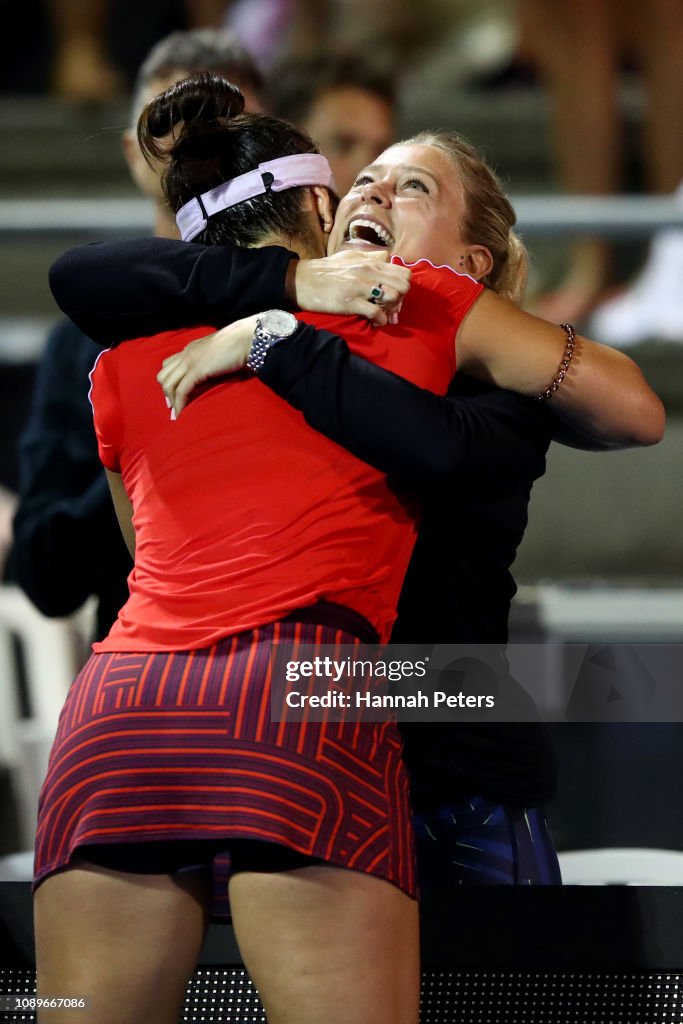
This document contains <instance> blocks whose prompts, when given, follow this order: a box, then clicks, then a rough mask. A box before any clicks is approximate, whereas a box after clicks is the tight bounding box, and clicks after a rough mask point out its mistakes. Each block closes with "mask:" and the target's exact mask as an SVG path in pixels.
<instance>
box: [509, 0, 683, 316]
mask: <svg viewBox="0 0 683 1024" xmlns="http://www.w3.org/2000/svg"><path fill="white" fill-rule="evenodd" d="M519 15H520V23H521V33H522V38H523V40H524V45H525V47H526V51H527V52H528V53H529V54H530V55H531V56H532V57H533V59H534V61H535V63H536V66H537V68H538V70H539V72H540V74H541V77H542V81H543V82H544V83H545V85H546V86H547V89H548V92H549V97H550V101H551V119H552V131H553V136H554V147H555V155H556V161H557V169H558V177H559V183H560V185H561V186H562V188H563V189H564V190H565V191H566V192H568V193H577V194H582V193H583V194H594V195H601V194H602V195H608V194H614V193H617V192H619V191H620V190H621V188H622V187H623V181H622V171H623V164H624V161H623V153H622V144H623V142H622V125H621V113H620V92H621V86H622V84H623V71H624V68H625V67H627V66H628V64H627V62H628V61H632V62H633V64H634V66H635V70H636V71H637V72H638V75H639V79H640V82H641V84H642V89H643V91H644V95H645V99H646V103H645V109H644V115H643V145H642V152H643V164H644V173H645V179H646V182H645V184H646V187H647V189H648V190H649V191H651V192H655V193H670V192H672V191H673V190H674V189H675V188H676V186H677V185H678V183H679V181H680V178H681V174H682V173H683V133H681V132H680V130H676V129H677V127H678V124H679V122H680V116H681V107H682V104H683V60H682V59H681V54H682V53H683V4H682V3H681V2H680V0H650V2H649V3H647V4H643V3H639V2H637V0H519ZM611 256H612V253H611V249H610V247H609V245H608V244H607V243H606V242H605V241H604V240H603V239H600V238H598V237H590V238H588V237H587V238H582V239H580V240H578V241H577V242H576V244H575V245H574V246H573V248H572V255H571V261H570V264H569V267H568V269H567V273H566V276H565V278H564V280H563V281H562V283H561V284H560V286H559V287H558V289H557V290H556V291H554V292H551V293H549V294H547V295H545V296H542V297H541V299H540V300H539V301H538V303H537V305H536V308H535V310H534V312H537V313H539V314H540V315H541V316H545V317H547V318H548V319H550V320H556V321H560V320H579V321H581V320H582V319H584V318H585V317H586V316H587V315H588V314H589V313H590V311H591V310H592V309H593V308H594V307H595V306H596V304H597V303H598V302H599V301H600V299H601V298H602V297H603V296H604V290H605V288H606V286H607V285H609V284H610V282H611V280H612V274H613V268H612V264H611Z"/></svg>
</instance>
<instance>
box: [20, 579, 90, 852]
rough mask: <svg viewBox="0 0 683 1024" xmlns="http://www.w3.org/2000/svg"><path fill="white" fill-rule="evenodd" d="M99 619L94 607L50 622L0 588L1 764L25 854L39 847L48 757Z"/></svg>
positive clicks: (24, 596) (88, 607)
mask: <svg viewBox="0 0 683 1024" xmlns="http://www.w3.org/2000/svg"><path fill="white" fill-rule="evenodd" d="M93 615H94V604H93V603H92V602H88V603H87V604H86V605H84V606H83V608H82V609H81V610H80V611H79V612H77V613H76V614H75V615H73V616H71V617H69V618H65V619H48V618H46V617H45V616H44V615H42V614H41V613H40V612H39V611H38V610H37V608H35V607H34V605H32V604H31V602H30V601H29V600H28V598H27V597H26V595H25V594H24V593H23V591H22V590H20V589H19V587H16V586H13V585H11V584H3V585H1V586H0V762H4V763H5V764H7V765H8V767H9V768H10V771H11V778H12V786H13V789H14V795H15V799H16V801H17V806H18V810H19V822H20V830H21V845H22V846H23V848H24V849H26V848H29V847H31V846H32V845H33V839H34V833H35V818H36V811H37V806H38V796H39V793H40V787H41V785H42V781H43V779H44V777H45V773H46V771H47V759H48V754H49V752H50V747H51V745H52V740H53V738H54V735H55V732H56V730H57V722H58V719H59V713H60V711H61V708H62V705H63V703H64V699H65V697H66V694H67V692H68V689H69V686H70V685H71V682H72V680H73V678H74V676H75V675H76V674H77V672H78V671H79V669H80V668H81V666H82V665H83V663H84V661H85V660H86V657H87V649H88V638H89V636H90V635H91V631H92V624H93ZM14 638H16V639H17V640H18V642H19V645H20V647H21V653H22V658H23V663H24V670H25V684H26V689H27V694H26V696H27V698H28V704H29V712H30V714H29V717H22V716H21V710H20V674H19V671H18V665H17V660H16V657H15V651H14Z"/></svg>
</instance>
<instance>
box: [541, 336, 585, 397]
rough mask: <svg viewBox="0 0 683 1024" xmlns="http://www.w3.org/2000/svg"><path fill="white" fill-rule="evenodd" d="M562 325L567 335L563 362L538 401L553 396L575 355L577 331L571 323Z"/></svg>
mask: <svg viewBox="0 0 683 1024" xmlns="http://www.w3.org/2000/svg"><path fill="white" fill-rule="evenodd" d="M560 327H561V328H562V330H563V331H564V333H565V334H566V335H567V347H566V348H565V350H564V355H563V356H562V362H561V363H560V367H559V370H558V371H557V377H555V379H554V380H552V381H551V382H550V384H549V385H548V387H547V388H546V389H545V391H542V392H541V394H540V395H537V396H536V401H537V402H546V401H547V400H548V399H549V398H552V397H553V395H554V394H555V392H556V391H557V389H558V388H559V386H560V384H561V383H562V381H563V380H564V378H565V377H566V376H567V370H568V369H569V364H570V363H571V361H572V356H573V355H574V346H575V345H576V331H575V330H574V328H573V327H572V325H571V324H560Z"/></svg>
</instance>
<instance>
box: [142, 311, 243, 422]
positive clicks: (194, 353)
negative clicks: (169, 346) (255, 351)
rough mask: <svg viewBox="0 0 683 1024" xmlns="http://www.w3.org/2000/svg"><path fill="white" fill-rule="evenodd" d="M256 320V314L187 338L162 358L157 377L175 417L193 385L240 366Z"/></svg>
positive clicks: (236, 369) (183, 406) (235, 369)
mask: <svg viewBox="0 0 683 1024" xmlns="http://www.w3.org/2000/svg"><path fill="white" fill-rule="evenodd" d="M257 320H258V315H257V316H248V317H246V318H245V319H244V320H235V322H234V323H233V324H228V326H227V327H222V328H221V329H220V330H219V331H216V332H215V334H208V335H206V337H204V338H197V339H196V341H191V342H190V343H189V345H186V346H185V348H184V349H183V350H182V351H181V352H176V354H175V355H173V356H169V357H168V358H167V359H164V361H163V364H162V368H161V370H160V371H159V373H158V374H157V380H158V381H159V383H160V384H161V390H162V391H163V392H164V394H165V396H166V400H167V402H168V403H169V405H170V408H171V409H172V410H173V413H174V414H175V416H176V417H177V416H179V415H180V413H181V412H182V410H183V409H184V408H185V406H186V405H187V399H188V395H189V394H190V392H191V391H192V390H193V388H195V387H196V386H197V384H201V382H202V381H204V380H208V379H209V378H210V377H220V376H222V375H223V374H224V373H235V372H236V371H238V370H242V369H243V368H244V366H245V364H246V361H247V356H248V355H249V350H250V348H251V344H252V342H253V340H254V331H255V330H256V321H257Z"/></svg>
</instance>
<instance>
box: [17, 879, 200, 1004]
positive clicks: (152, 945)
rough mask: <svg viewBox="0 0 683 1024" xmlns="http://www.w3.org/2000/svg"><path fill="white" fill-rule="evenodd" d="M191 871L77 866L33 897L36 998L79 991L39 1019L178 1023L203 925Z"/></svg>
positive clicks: (197, 886)
mask: <svg viewBox="0 0 683 1024" xmlns="http://www.w3.org/2000/svg"><path fill="white" fill-rule="evenodd" d="M207 902H208V897H207V892H206V880H205V878H204V876H203V875H201V874H200V873H199V872H192V873H189V872H188V873H184V874H179V875H173V876H171V875H134V874H130V873H123V872H118V871H110V870H108V869H106V868H100V867H96V866H95V865H89V864H86V863H85V862H80V863H79V864H78V865H77V866H74V867H73V868H70V869H68V870H66V871H64V872H61V873H60V874H57V875H53V876H51V877H50V878H48V879H46V880H45V881H44V882H43V884H42V885H41V886H40V888H39V889H38V890H37V892H36V895H35V901H34V914H35V929H36V958H37V968H38V996H39V997H42V998H46V997H49V996H57V997H61V996H63V997H86V998H87V1000H88V1009H83V1010H77V1011H75V1010H72V1009H64V1010H59V1009H48V1010H45V1011H44V1013H43V1014H42V1015H41V1014H39V1015H38V1020H39V1022H40V1024H74V1021H76V1020H78V1021H79V1024H177V1021H178V1019H179V1017H180V1013H181V1009H182V1005H183V1001H184V998H185V992H186V989H187V985H188V982H189V980H190V977H191V976H192V973H193V971H194V967H195V964H196V962H197V958H198V956H199V953H200V950H201V947H202V942H203V940H204V934H205V931H206V924H207V911H206V905H207Z"/></svg>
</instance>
